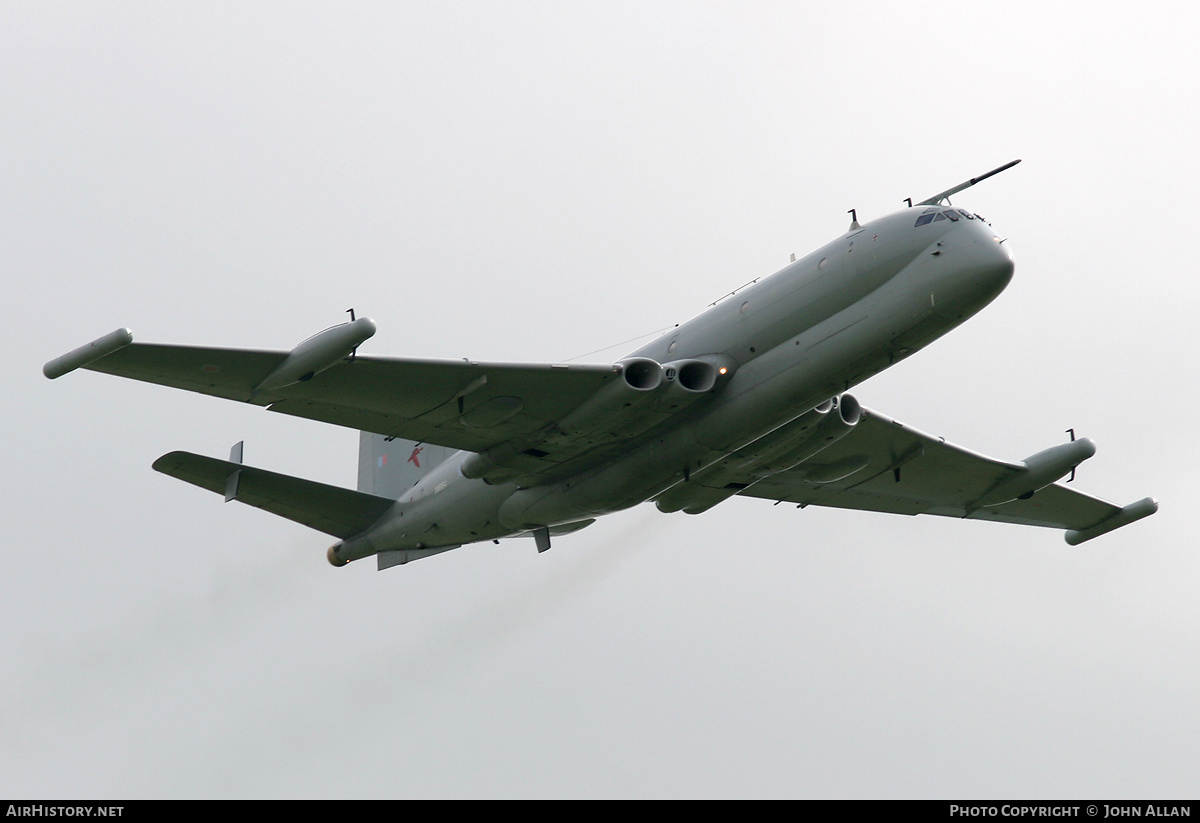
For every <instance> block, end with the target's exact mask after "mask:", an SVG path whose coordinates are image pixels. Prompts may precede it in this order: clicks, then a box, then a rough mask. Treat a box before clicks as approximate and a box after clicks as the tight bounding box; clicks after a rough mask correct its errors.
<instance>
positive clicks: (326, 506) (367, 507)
mask: <svg viewBox="0 0 1200 823" xmlns="http://www.w3.org/2000/svg"><path fill="white" fill-rule="evenodd" d="M154 470H155V471H159V472H162V473H163V474H168V475H170V476H171V477H176V478H178V479H180V480H183V481H185V482H187V483H191V484H192V485H194V486H199V487H200V488H202V489H208V490H209V491H211V492H216V493H217V494H221V495H225V494H227V492H228V489H229V485H230V480H229V479H230V477H231V476H233V475H235V474H236V475H237V481H236V490H237V497H236V499H237V500H238V501H239V502H242V503H245V504H246V505H248V506H254V507H255V508H257V509H262V510H264V511H268V512H270V513H271V514H277V515H279V516H280V517H284V518H287V519H288V520H292V521H294V522H296V523H300V524H301V525H304V526H308V527H309V528H310V529H316V530H317V531H319V532H324V533H325V534H330V535H333V536H334V537H340V538H343V539H345V538H348V537H353V536H354V535H356V534H359V533H360V532H362V531H363V530H364V529H366V528H367V527H369V526H371V525H372V524H373V523H374V522H375V521H376V520H378V519H379V518H380V517H382V516H383V514H384V512H386V511H387V510H388V509H389V508H391V506H392V504H393V503H394V502H395V501H393V500H388V499H387V498H384V497H376V496H375V495H373V494H364V493H363V492H356V491H351V490H350V489H343V488H342V487H340V486H328V485H326V484H324V483H316V482H314V481H312V480H304V479H303V478H300V477H291V476H289V475H286V474H276V473H275V472H269V471H266V470H264V469H256V468H253V467H251V466H246V465H243V464H241V463H234V462H230V461H227V460H217V459H216V458H213V457H205V456H203V455H199V454H191V453H190V452H171V453H170V454H164V455H163V456H162V457H160V458H158V459H157V460H155V461H154Z"/></svg>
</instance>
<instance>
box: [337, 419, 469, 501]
mask: <svg viewBox="0 0 1200 823" xmlns="http://www.w3.org/2000/svg"><path fill="white" fill-rule="evenodd" d="M454 452H455V450H454V449H451V448H449V447H447V446H435V445H433V444H431V443H418V442H416V441H415V440H400V439H398V438H397V439H393V438H388V437H384V436H383V435H382V434H372V433H371V432H359V437H358V490H359V491H360V492H366V493H367V494H373V495H375V496H377V497H386V498H389V499H391V500H395V499H396V498H398V497H400V495H402V494H404V493H405V492H406V491H408V490H409V489H411V488H412V487H413V485H414V484H415V483H416V482H417V481H418V480H420V479H421V478H422V477H424V476H425V475H427V474H429V472H431V471H432V470H433V469H434V468H435V467H436V466H439V465H440V464H441V463H443V462H444V461H445V460H446V459H447V458H448V457H450V455H452V454H454Z"/></svg>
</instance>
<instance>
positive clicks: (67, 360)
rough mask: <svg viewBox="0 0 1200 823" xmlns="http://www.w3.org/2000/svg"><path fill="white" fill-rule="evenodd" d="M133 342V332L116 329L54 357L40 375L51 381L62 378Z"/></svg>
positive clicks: (43, 367)
mask: <svg viewBox="0 0 1200 823" xmlns="http://www.w3.org/2000/svg"><path fill="white" fill-rule="evenodd" d="M132 342H133V332H131V331H130V330H129V329H117V330H115V331H111V332H109V333H108V334H106V335H104V336H103V337H97V338H96V339H95V340H93V341H92V342H91V343H88V344H87V345H85V346H80V347H79V348H77V349H75V350H74V351H69V352H67V353H66V354H64V355H62V356H61V357H56V358H54V359H53V360H51V361H50V362H48V363H47V364H46V365H44V366H42V374H44V375H46V377H48V378H50V379H51V380H53V379H55V378H56V377H62V376H63V375H64V374H67V373H68V372H73V371H75V370H76V369H79V368H83V367H84V366H86V365H88V364H89V363H94V362H96V361H97V360H99V359H100V358H101V357H107V356H108V355H110V354H112V353H113V352H115V351H117V350H118V349H123V348H125V347H126V346H128V345H129V344H130V343H132Z"/></svg>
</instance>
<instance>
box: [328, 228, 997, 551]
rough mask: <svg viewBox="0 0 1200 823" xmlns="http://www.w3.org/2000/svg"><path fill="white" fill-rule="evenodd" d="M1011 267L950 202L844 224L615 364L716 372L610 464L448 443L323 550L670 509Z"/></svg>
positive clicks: (943, 320)
mask: <svg viewBox="0 0 1200 823" xmlns="http://www.w3.org/2000/svg"><path fill="white" fill-rule="evenodd" d="M1012 272H1013V260H1012V256H1011V254H1010V253H1009V251H1008V247H1007V246H1006V245H1004V244H1003V242H1002V240H1001V239H1000V238H999V237H998V236H997V234H996V233H995V232H994V231H993V229H992V227H991V226H990V225H989V224H988V223H987V222H986V221H985V220H983V219H982V218H980V217H978V216H976V215H973V214H969V213H968V212H966V211H963V210H960V209H956V208H952V207H948V206H931V207H928V208H925V207H921V206H918V207H915V208H911V209H906V210H904V211H901V212H898V213H895V214H892V215H889V216H886V217H883V218H880V219H878V220H873V221H870V222H868V223H865V224H862V225H861V226H859V225H857V224H854V225H852V226H851V229H850V230H849V231H847V232H846V233H845V234H843V235H842V236H841V237H839V238H837V239H836V240H834V241H832V242H830V243H828V244H826V245H824V246H822V247H821V248H820V249H817V250H816V251H814V252H813V253H812V254H809V255H807V256H805V257H803V258H801V259H799V260H796V261H795V262H793V263H791V264H790V265H788V266H787V267H785V268H784V269H782V270H780V271H779V272H777V273H775V274H774V275H771V276H770V277H766V278H763V279H762V280H760V281H758V282H756V283H754V284H753V285H750V286H748V287H747V288H744V289H742V290H739V291H737V292H735V293H733V294H731V295H729V296H728V297H726V298H724V299H722V300H720V301H719V302H717V303H716V304H715V305H714V306H712V307H711V308H710V309H709V310H707V311H706V312H704V313H703V314H701V315H699V316H698V317H696V318H694V319H692V320H691V321H689V322H687V323H684V324H682V325H680V326H678V327H677V328H675V329H673V330H672V331H671V332H670V333H668V334H666V335H663V336H662V337H660V338H658V339H657V340H655V341H654V342H652V343H650V344H649V345H646V346H644V347H642V348H641V349H638V350H637V351H635V352H633V353H631V354H630V355H629V356H628V357H627V358H626V359H625V360H624V361H621V362H622V363H625V364H637V363H640V362H642V361H645V360H650V361H655V362H656V363H660V364H666V363H672V362H677V361H678V362H684V361H688V360H701V361H704V362H706V363H709V364H712V365H713V366H714V367H716V368H717V371H716V374H717V378H716V382H715V385H713V386H712V388H711V389H709V390H707V391H705V392H704V393H703V396H702V397H700V398H699V399H697V400H695V402H692V403H691V404H690V405H689V406H688V407H687V408H685V409H684V410H683V411H682V412H680V413H677V414H674V415H672V416H671V417H670V419H669V420H665V421H664V422H663V423H662V424H660V425H657V426H651V427H649V428H648V429H646V430H645V431H643V432H641V434H640V435H638V436H635V437H632V438H630V439H628V440H626V441H625V442H623V443H622V446H621V450H620V452H619V453H617V454H613V455H612V457H611V459H608V460H605V461H600V462H599V463H597V461H595V460H588V461H580V462H579V465H580V470H579V471H578V472H576V473H572V470H571V464H570V463H569V462H568V463H566V464H564V467H563V470H562V472H561V473H560V476H557V477H555V478H554V479H553V480H552V481H550V482H540V483H537V484H534V485H523V484H521V483H520V482H519V481H517V482H491V483H489V482H487V480H485V479H483V478H481V477H472V476H469V475H470V474H472V473H473V472H472V470H471V469H472V467H471V465H470V464H469V463H468V461H470V460H472V458H475V459H476V460H477V459H478V456H477V455H473V453H471V452H459V453H458V454H456V455H454V456H453V457H451V458H450V459H448V460H446V461H445V463H443V464H442V465H441V466H438V467H437V468H436V469H434V470H433V471H432V472H430V473H429V474H428V475H426V476H425V477H423V478H422V479H421V480H420V481H419V482H418V483H417V484H416V485H415V486H413V487H412V488H411V489H410V490H409V491H408V492H407V493H406V494H405V495H403V496H402V497H401V498H400V499H399V500H397V501H396V503H395V505H394V506H393V507H392V508H391V510H390V511H388V512H387V514H385V515H384V516H383V517H382V518H381V519H380V520H379V522H377V523H376V524H375V525H374V526H373V527H371V528H370V529H368V530H367V531H366V532H364V533H363V534H361V535H359V536H357V537H355V538H352V539H350V540H346V541H343V542H342V543H340V544H338V545H337V546H335V547H334V548H333V549H332V550H331V555H330V559H331V561H332V560H335V559H336V560H338V561H341V562H342V563H344V562H348V561H350V560H354V559H357V558H359V557H365V556H368V555H370V554H374V553H376V552H381V551H389V550H396V549H418V550H420V549H430V548H436V547H441V546H446V547H449V546H456V545H461V544H464V543H470V542H476V541H480V540H488V539H496V538H501V537H508V536H512V535H514V534H521V533H525V532H528V531H530V530H533V529H539V528H543V527H551V528H553V527H562V526H565V525H569V524H573V523H578V522H580V521H587V520H590V519H593V518H596V517H598V516H600V515H603V514H607V513H610V512H614V511H619V510H621V509H626V508H629V507H631V506H634V505H637V504H638V503H642V502H645V501H647V500H651V499H654V498H655V497H656V496H659V495H663V494H664V493H667V492H668V490H670V492H669V497H670V499H671V501H672V503H671V506H670V508H665V507H664V505H663V503H662V502H660V508H663V509H664V510H680V509H683V510H689V500H690V498H691V496H692V492H691V491H689V488H690V487H689V486H688V485H687V484H688V483H689V482H690V481H691V480H692V478H695V477H696V476H698V475H700V474H701V473H702V472H704V471H705V470H706V469H708V470H710V471H711V468H710V467H713V466H714V465H715V464H717V463H718V462H719V461H721V460H723V459H725V458H727V457H728V456H729V455H731V454H734V453H735V452H738V450H741V449H745V448H746V447H747V446H748V445H749V444H753V443H754V442H755V441H757V440H759V439H760V438H764V437H767V436H770V437H771V438H772V439H773V440H772V442H773V443H777V442H786V441H787V439H788V434H789V432H788V427H789V425H792V426H799V425H800V422H801V418H802V416H803V415H805V413H806V412H809V411H810V410H811V409H814V408H815V407H818V406H820V405H821V404H822V403H826V404H827V403H828V401H829V400H830V398H836V397H837V396H838V395H840V394H841V393H842V392H845V391H846V390H847V389H849V388H850V387H851V386H854V385H856V384H858V383H860V382H862V381H863V380H865V379H867V378H868V377H870V376H871V375H874V374H877V373H878V372H880V371H882V370H884V369H886V368H888V367H889V366H891V365H893V364H894V363H896V362H898V361H899V360H901V359H903V358H905V357H907V356H908V355H910V354H912V353H913V352H915V351H917V350H919V349H921V348H923V347H924V346H926V345H928V344H929V343H930V342H932V341H933V340H935V339H936V338H938V337H940V336H942V335H943V334H945V333H946V332H948V331H949V330H951V329H952V328H954V327H956V326H958V325H959V324H961V323H962V322H963V321H965V320H966V319H967V318H969V317H970V316H972V315H973V314H975V313H976V312H978V311H979V310H980V309H982V308H983V307H984V306H986V305H987V304H988V303H990V302H991V301H992V300H993V299H995V297H996V296H997V295H999V294H1000V292H1001V291H1003V290H1004V288H1005V286H1007V284H1008V282H1009V280H1010V279H1011V277H1012ZM628 367H630V368H632V367H633V366H632V365H630V366H628ZM618 423H619V421H618ZM805 425H807V424H805ZM464 465H466V468H465V469H464ZM597 465H599V468H597ZM464 470H465V471H466V472H467V473H466V474H464ZM695 489H696V491H695V493H694V494H695V496H696V500H695V501H692V505H691V506H690V508H696V509H698V510H702V508H699V507H700V506H702V505H711V504H706V503H705V501H706V500H708V499H710V498H711V495H712V490H711V489H709V490H707V491H706V490H705V489H703V488H701V487H699V485H695ZM706 495H708V497H706ZM697 501H699V502H697ZM339 564H340V563H339Z"/></svg>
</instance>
